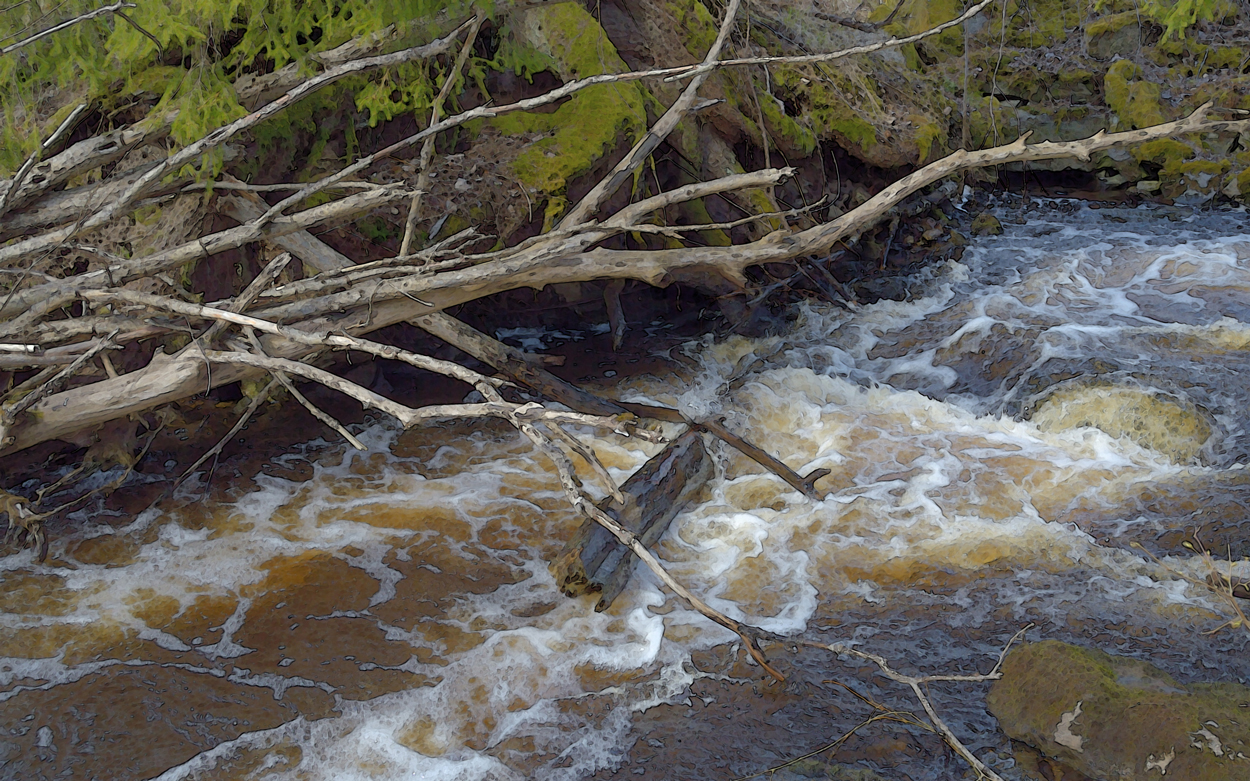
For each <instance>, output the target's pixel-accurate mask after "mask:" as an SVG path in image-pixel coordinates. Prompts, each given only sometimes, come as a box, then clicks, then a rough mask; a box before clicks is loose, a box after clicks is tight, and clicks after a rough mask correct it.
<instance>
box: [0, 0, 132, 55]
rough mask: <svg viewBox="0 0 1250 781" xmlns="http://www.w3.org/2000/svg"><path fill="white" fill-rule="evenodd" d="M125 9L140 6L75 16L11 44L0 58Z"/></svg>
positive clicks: (124, 5)
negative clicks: (62, 31)
mask: <svg viewBox="0 0 1250 781" xmlns="http://www.w3.org/2000/svg"><path fill="white" fill-rule="evenodd" d="M123 8H138V6H136V5H135V4H134V3H127V2H121V3H113V4H112V5H106V6H104V7H103V8H97V9H95V10H94V11H88V12H87V13H85V14H83V15H82V16H75V17H74V18H73V19H70V20H68V21H65V22H61V23H60V24H57V25H53V26H52V27H49V28H48V29H46V30H42V31H40V32H37V33H35V34H34V35H32V36H30V37H29V38H23V39H22V40H20V41H18V42H17V43H11V44H9V45H8V46H6V47H4V48H3V49H0V56H3V55H5V54H8V53H9V52H13V51H17V50H18V49H20V48H22V47H23V46H29V45H30V44H32V43H34V42H35V41H38V40H40V39H41V38H46V37H48V36H49V35H52V34H54V33H59V32H60V31H61V30H65V29H68V28H70V27H73V26H74V25H76V24H78V23H80V22H85V21H87V20H89V19H95V18H96V17H97V16H105V15H107V14H112V13H117V12H118V11H120V10H121V9H123Z"/></svg>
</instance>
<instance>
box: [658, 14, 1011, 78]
mask: <svg viewBox="0 0 1250 781" xmlns="http://www.w3.org/2000/svg"><path fill="white" fill-rule="evenodd" d="M992 2H994V0H981V2H979V3H977V4H976V5H974V6H972V7H971V8H969V9H968V10H967V11H964V12H963V13H962V14H960V15H959V16H957V17H955V18H954V19H952V20H950V21H949V22H944V23H942V24H939V25H938V26H937V27H934V28H932V29H929V30H925V31H924V32H920V33H916V34H915V35H909V36H907V37H906V38H890V39H888V40H885V41H879V42H877V43H870V44H865V45H863V46H854V47H851V48H850V49H841V50H839V51H836V52H829V53H828V54H803V55H797V56H790V57H744V58H742V59H739V60H721V61H720V62H716V63H711V64H707V65H700V66H698V67H696V68H692V69H691V70H689V71H687V72H685V73H679V74H676V75H673V76H669V77H668V78H667V79H665V81H676V80H678V79H688V78H690V77H692V76H695V75H697V74H698V73H703V72H706V71H710V70H714V69H716V68H736V67H739V66H742V65H772V64H777V63H791V64H795V65H802V64H807V63H815V62H829V61H831V60H840V59H842V58H843V57H850V56H852V55H855V54H870V53H872V52H875V51H881V50H882V49H890V48H894V47H896V46H906V45H907V44H909V43H915V42H916V41H922V40H924V39H925V38H928V37H929V36H932V35H937V34H938V33H941V32H943V31H945V30H949V29H950V28H952V27H955V26H957V25H960V24H963V23H964V22H966V21H968V20H969V19H971V18H972V17H974V16H976V15H977V14H979V13H981V11H982V10H984V8H985V7H986V6H987V5H989V4H990V3H992Z"/></svg>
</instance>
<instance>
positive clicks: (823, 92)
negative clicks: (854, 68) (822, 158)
mask: <svg viewBox="0 0 1250 781" xmlns="http://www.w3.org/2000/svg"><path fill="white" fill-rule="evenodd" d="M828 73H829V72H828V71H822V72H821V74H819V75H818V74H817V73H816V72H814V71H812V70H810V69H808V68H805V67H802V66H793V65H780V66H777V67H776V69H775V70H774V71H773V87H774V90H775V91H777V92H779V93H781V94H786V95H789V96H791V97H793V98H794V102H796V103H798V104H799V105H800V106H801V108H802V113H803V119H804V120H805V121H806V122H807V123H809V130H808V133H810V134H813V135H814V136H823V137H829V136H834V137H839V140H840V141H843V142H845V143H844V146H845V145H846V143H849V144H852V145H854V146H858V147H859V149H860V150H861V151H862V152H864V153H870V152H872V151H874V149H875V147H876V146H877V131H876V128H875V127H873V125H872V123H871V122H869V121H868V120H867V119H865V118H864V117H865V115H868V116H870V117H871V116H874V115H876V114H878V113H879V106H880V98H878V97H877V95H876V93H875V92H874V91H873V90H871V89H870V88H869V86H868V85H867V84H865V83H862V82H856V81H853V80H852V79H851V78H850V77H849V76H843V77H842V78H841V79H840V80H839V81H840V82H841V83H839V82H838V81H834V80H832V79H829V78H826V77H825V76H826V75H827V74H828ZM834 78H837V77H836V76H835V77H834ZM787 119H789V118H787ZM779 124H781V127H782V128H785V127H789V126H795V125H796V123H795V121H794V120H790V122H789V125H787V124H785V123H779ZM783 132H785V131H783ZM789 132H790V133H793V134H794V137H795V138H802V134H801V132H800V131H798V130H791V131H789ZM812 147H814V144H813V145H812ZM812 147H809V148H812ZM846 148H847V149H848V151H854V150H853V149H851V148H850V146H847V147H846Z"/></svg>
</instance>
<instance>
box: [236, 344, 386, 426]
mask: <svg viewBox="0 0 1250 781" xmlns="http://www.w3.org/2000/svg"><path fill="white" fill-rule="evenodd" d="M243 331H244V332H245V333H246V334H247V340H248V341H249V342H250V343H251V345H252V349H254V350H255V351H256V353H257V354H258V355H265V348H264V347H261V345H260V340H259V339H257V338H256V331H255V330H254V329H252V327H251V326H245V327H244V328H243ZM273 378H274V379H275V380H277V381H278V382H280V383H282V387H284V388H286V390H287V393H290V394H291V396H292V397H294V398H295V400H296V401H298V402H299V403H300V404H303V405H304V408H305V409H307V410H308V411H309V412H311V413H312V416H313V417H314V418H316V419H317V420H319V421H321V422H322V423H324V424H326V425H327V426H329V427H330V428H332V429H334V430H335V431H337V432H338V433H339V435H340V436H342V437H343V439H346V440H347V441H348V443H350V444H351V446H352V447H354V448H356V449H357V450H368V448H367V447H365V443H363V442H361V441H360V440H359V439H357V438H356V437H355V435H353V434H352V432H350V431H348V430H347V429H346V428H345V427H344V426H343V424H342V423H339V422H338V421H337V420H335V419H334V418H333V417H331V416H330V415H328V414H327V413H326V412H324V411H323V410H322V409H321V408H320V407H318V406H317V405H316V404H313V403H312V402H311V401H309V400H308V399H307V398H305V397H304V394H302V393H300V392H299V391H298V390H297V389H296V388H295V383H293V382H291V378H289V377H287V376H286V373H285V372H279V371H276V372H273Z"/></svg>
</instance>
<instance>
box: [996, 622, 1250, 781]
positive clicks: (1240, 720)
mask: <svg viewBox="0 0 1250 781" xmlns="http://www.w3.org/2000/svg"><path fill="white" fill-rule="evenodd" d="M989 707H990V712H991V713H993V714H994V716H995V717H996V718H997V719H998V721H999V724H1000V725H1001V726H1002V729H1003V731H1004V732H1006V733H1007V734H1008V735H1009V736H1011V737H1012V738H1014V739H1016V740H1019V741H1022V742H1024V743H1027V744H1029V745H1031V746H1034V747H1035V748H1037V749H1038V750H1040V751H1041V752H1042V753H1044V754H1046V755H1047V756H1049V757H1052V758H1054V759H1055V760H1057V761H1059V762H1061V763H1062V764H1064V765H1067V766H1068V767H1071V768H1073V769H1075V770H1077V771H1079V772H1081V773H1084V774H1085V775H1087V776H1089V777H1090V778H1095V779H1100V780H1101V781H1146V779H1152V780H1153V781H1158V779H1161V778H1164V779H1166V778H1177V779H1185V781H1235V780H1238V779H1240V780H1243V781H1244V779H1246V778H1250V716H1248V715H1247V714H1248V713H1250V710H1248V709H1250V689H1248V688H1246V687H1245V686H1240V685H1237V684H1231V683H1202V684H1191V685H1188V686H1183V685H1181V684H1180V683H1178V682H1177V681H1176V680H1175V679H1173V678H1172V677H1171V676H1169V675H1168V674H1167V673H1165V672H1163V671H1161V670H1159V669H1157V668H1155V667H1153V666H1151V665H1150V664H1147V663H1146V662H1142V661H1138V660H1136V659H1127V658H1123V657H1117V656H1111V655H1109V654H1105V653H1102V652H1101V651H1095V650H1091V649H1088V648H1081V647H1079V646H1074V645H1068V644H1066V643H1061V642H1058V641H1054V640H1047V641H1044V642H1041V643H1033V644H1030V645H1026V646H1023V647H1021V648H1018V649H1016V650H1015V651H1013V652H1012V653H1011V654H1009V655H1008V656H1007V659H1006V660H1005V661H1004V664H1003V677H1002V678H1001V679H1000V680H998V681H997V682H995V684H994V686H993V688H992V689H991V690H990V695H989Z"/></svg>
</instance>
